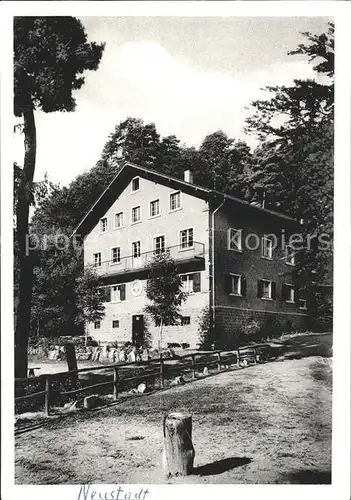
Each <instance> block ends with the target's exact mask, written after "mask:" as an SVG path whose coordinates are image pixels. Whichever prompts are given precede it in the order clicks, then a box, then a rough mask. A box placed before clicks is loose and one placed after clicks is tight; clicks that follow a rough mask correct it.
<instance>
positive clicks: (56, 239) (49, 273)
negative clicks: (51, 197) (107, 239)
mask: <svg viewBox="0 0 351 500" xmlns="http://www.w3.org/2000/svg"><path fill="white" fill-rule="evenodd" d="M36 236H37V235H36ZM82 253H83V249H82V248H81V247H75V246H74V244H73V240H71V239H70V238H69V236H68V235H65V234H64V233H63V232H53V231H52V232H51V233H50V234H48V233H46V234H45V237H44V239H43V240H42V241H41V242H40V246H39V248H38V249H37V252H36V259H35V263H34V279H33V306H32V315H31V319H32V321H31V334H32V336H42V337H50V336H52V337H58V336H60V335H78V334H82V333H83V329H84V324H85V322H91V321H96V320H99V319H101V318H102V317H103V315H104V310H105V309H104V303H103V301H104V298H103V296H102V294H100V293H99V286H100V285H101V283H100V279H99V276H98V275H97V274H96V273H95V271H94V270H93V269H91V268H89V267H88V268H84V264H83V259H82Z"/></svg>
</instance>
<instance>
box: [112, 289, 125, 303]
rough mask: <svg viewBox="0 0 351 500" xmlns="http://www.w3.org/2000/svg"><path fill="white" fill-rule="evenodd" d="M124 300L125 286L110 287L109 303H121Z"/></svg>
mask: <svg viewBox="0 0 351 500" xmlns="http://www.w3.org/2000/svg"><path fill="white" fill-rule="evenodd" d="M123 300H126V285H114V286H112V287H111V302H122V301H123Z"/></svg>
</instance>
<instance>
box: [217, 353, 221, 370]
mask: <svg viewBox="0 0 351 500" xmlns="http://www.w3.org/2000/svg"><path fill="white" fill-rule="evenodd" d="M217 356H218V362H217V369H218V371H219V372H220V371H221V353H220V352H217Z"/></svg>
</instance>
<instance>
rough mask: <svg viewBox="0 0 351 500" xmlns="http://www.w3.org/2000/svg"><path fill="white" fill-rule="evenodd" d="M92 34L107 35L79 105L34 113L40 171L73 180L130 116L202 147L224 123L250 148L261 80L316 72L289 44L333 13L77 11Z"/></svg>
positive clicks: (19, 156) (18, 143)
mask: <svg viewBox="0 0 351 500" xmlns="http://www.w3.org/2000/svg"><path fill="white" fill-rule="evenodd" d="M80 19H81V21H82V23H83V25H84V27H85V29H86V32H87V35H88V39H89V41H96V42H105V43H106V47H105V51H104V54H103V57H102V60H101V62H100V66H99V68H98V70H97V71H94V72H91V71H88V72H85V84H84V86H83V87H82V88H81V89H80V90H78V91H76V92H75V98H76V102H77V107H76V111H75V112H72V113H64V112H61V113H59V112H57V113H43V112H40V111H37V112H36V126H37V141H38V145H37V163H36V172H35V179H36V180H40V179H42V178H43V176H44V173H45V172H47V173H48V175H49V178H50V179H51V180H52V181H54V182H59V183H60V184H61V185H67V184H69V182H71V181H72V180H73V179H74V178H75V177H76V176H77V175H78V174H80V173H82V172H84V171H86V170H89V169H90V168H91V167H93V166H94V165H95V163H96V162H97V161H98V159H99V158H100V155H101V151H102V148H103V146H104V144H105V143H106V141H107V140H108V136H109V134H111V133H112V132H113V130H114V127H115V126H116V125H118V123H119V122H120V121H122V120H124V119H126V118H127V117H128V116H132V117H135V118H142V119H143V120H144V121H145V122H146V123H148V122H154V123H155V124H156V128H157V130H158V132H159V133H160V134H161V136H165V135H171V134H175V135H176V136H177V137H178V139H180V141H181V142H182V143H185V144H187V145H188V146H191V145H194V146H199V145H200V144H201V142H202V140H203V139H204V137H205V136H206V135H207V134H210V133H212V132H215V131H216V130H223V131H224V132H226V133H227V134H228V135H229V136H230V137H232V138H234V139H244V140H246V141H247V142H248V144H249V145H250V146H252V147H254V146H255V140H254V138H253V137H251V136H246V135H245V134H244V130H243V129H244V125H245V118H246V117H247V116H248V114H249V110H248V109H247V106H248V105H249V104H250V102H251V101H252V100H254V99H257V98H264V97H265V93H264V91H262V90H261V89H262V87H264V86H266V85H282V84H286V85H289V84H291V83H292V82H293V80H294V79H296V78H313V76H314V73H313V71H312V66H311V64H309V63H308V62H307V59H306V58H305V57H303V56H289V55H287V51H288V50H291V49H293V48H295V47H296V46H297V45H298V44H299V43H302V42H303V41H304V40H305V37H304V36H303V35H301V32H305V31H310V32H313V33H317V34H319V33H322V32H323V31H325V30H326V27H327V23H328V19H327V18H321V17H319V18H318V17H314V18H311V17H296V18H291V17H290V18H282V17H275V18H257V17H256V18H243V17H241V18H239V17H225V18H220V17H206V18H205V17H203V18H201V17H187V18H181V17H178V18H176V17H114V18H112V17H99V18H98V17H81V18H80ZM14 153H15V154H14V156H15V157H14V161H17V162H18V163H19V164H22V163H23V136H21V135H20V134H18V133H17V134H15V138H14Z"/></svg>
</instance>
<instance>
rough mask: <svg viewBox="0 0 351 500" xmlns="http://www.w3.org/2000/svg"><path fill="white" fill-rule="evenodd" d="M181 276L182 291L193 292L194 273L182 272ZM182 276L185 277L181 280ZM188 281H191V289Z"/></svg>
mask: <svg viewBox="0 0 351 500" xmlns="http://www.w3.org/2000/svg"><path fill="white" fill-rule="evenodd" d="M181 278H182V286H183V292H185V293H188V294H193V293H195V292H194V273H188V274H182V275H181ZM183 278H186V279H185V280H183ZM190 283H192V285H191V290H190V289H189V284H190ZM184 285H185V286H184Z"/></svg>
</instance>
